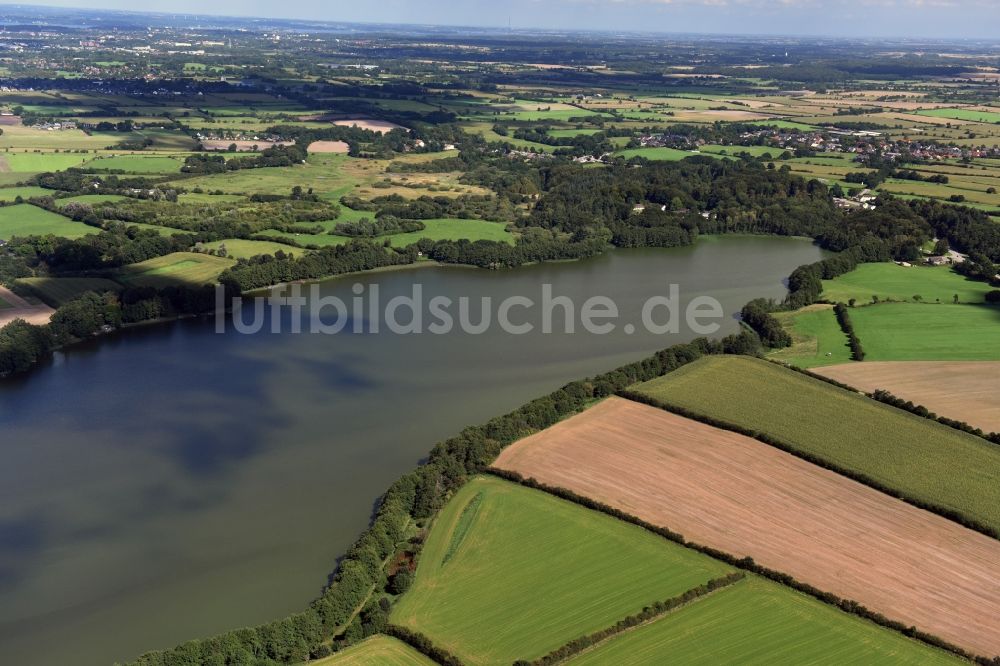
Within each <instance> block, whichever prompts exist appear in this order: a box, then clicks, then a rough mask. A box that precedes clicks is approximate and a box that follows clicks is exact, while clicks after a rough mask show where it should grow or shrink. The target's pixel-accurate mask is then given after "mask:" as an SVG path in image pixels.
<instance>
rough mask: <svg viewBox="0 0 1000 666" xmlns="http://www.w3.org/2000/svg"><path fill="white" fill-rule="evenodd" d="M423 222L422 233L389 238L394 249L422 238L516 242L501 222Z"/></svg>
mask: <svg viewBox="0 0 1000 666" xmlns="http://www.w3.org/2000/svg"><path fill="white" fill-rule="evenodd" d="M421 221H422V222H423V223H424V224H425V225H426V228H425V229H423V230H421V231H412V232H409V233H405V234H393V235H391V236H389V238H390V239H391V242H392V245H393V247H406V246H407V245H412V244H413V243H416V242H417V241H418V240H420V239H421V238H429V239H431V240H459V239H462V238H467V239H469V240H473V241H476V240H492V241H500V242H504V243H511V244H513V242H514V237H513V236H512V235H511V233H510V232H509V231H507V229H506V226H505V225H504V224H501V223H499V222H487V221H485V220H461V219H436V220H421Z"/></svg>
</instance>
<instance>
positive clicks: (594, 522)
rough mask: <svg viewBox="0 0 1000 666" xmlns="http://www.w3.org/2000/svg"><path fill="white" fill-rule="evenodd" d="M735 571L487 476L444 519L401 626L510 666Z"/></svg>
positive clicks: (423, 559)
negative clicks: (646, 606)
mask: <svg viewBox="0 0 1000 666" xmlns="http://www.w3.org/2000/svg"><path fill="white" fill-rule="evenodd" d="M476 498H478V499H476ZM467 507H472V508H471V509H470V510H468V511H467V510H466V509H467ZM729 570H730V569H729V568H728V567H727V566H726V565H724V564H722V563H720V562H716V561H715V560H712V559H710V558H708V557H706V556H703V555H701V554H699V553H696V552H694V551H691V550H687V549H685V548H683V547H681V546H678V545H676V544H673V543H670V542H668V541H665V540H663V539H662V538H660V537H657V536H655V535H653V534H651V533H649V532H646V531H645V530H642V529H640V528H638V527H636V526H634V525H630V524H628V523H625V522H622V521H619V520H616V519H614V518H611V517H610V516H606V515H604V514H600V513H596V512H593V511H589V510H587V509H584V508H582V507H579V506H577V505H574V504H572V503H570V502H566V501H564V500H561V499H558V498H556V497H553V496H551V495H547V494H545V493H542V492H540V491H536V490H531V489H528V488H524V487H521V486H518V485H515V484H512V483H508V482H506V481H502V480H500V479H495V478H477V479H474V480H472V481H470V482H469V483H467V484H466V485H465V486H464V487H463V488H462V489H461V490H459V491H458V492H457V493H456V494H455V496H454V497H453V498H452V499H451V500H450V501H449V502H448V504H447V505H446V506H445V507H444V509H443V510H442V511H441V513H440V514H439V515H438V517H437V518H436V520H435V522H434V525H433V527H432V529H431V533H430V536H429V537H428V539H427V543H426V545H425V546H424V549H423V552H422V553H421V556H420V560H419V563H418V566H417V575H416V580H415V582H414V584H413V587H412V588H411V589H410V590H409V591H408V592H406V594H404V595H403V596H402V597H401V598H400V600H399V602H398V603H397V605H396V606H395V607H394V608H393V610H392V614H391V619H392V621H393V622H395V623H397V624H401V625H403V626H407V627H410V628H412V629H415V630H417V631H420V632H422V633H424V634H426V635H427V636H428V637H430V638H431V640H433V641H434V642H435V643H436V644H438V645H440V646H441V647H443V648H445V649H447V650H449V651H451V652H452V653H454V654H455V655H456V656H458V657H459V658H461V659H463V660H464V661H467V662H468V663H475V664H510V663H511V662H512V661H514V660H516V659H533V658H536V657H540V656H541V655H543V654H545V653H546V652H548V651H550V650H553V649H555V648H557V647H559V646H560V645H562V644H563V643H565V642H567V641H568V640H571V639H573V638H576V637H577V636H580V635H583V634H587V633H590V632H593V631H596V630H598V629H601V628H603V627H606V626H609V625H611V624H614V623H615V622H617V621H618V620H619V619H621V618H623V617H625V616H626V615H629V614H632V613H635V612H637V611H639V610H641V609H642V608H643V606H645V605H647V604H649V603H650V602H652V601H655V600H657V599H668V598H670V597H672V596H675V595H678V594H681V593H682V592H684V591H686V590H689V589H691V588H693V587H696V586H697V585H699V584H701V583H704V582H705V581H707V580H709V579H711V578H714V577H717V576H720V575H724V574H725V573H726V572H728V571H729Z"/></svg>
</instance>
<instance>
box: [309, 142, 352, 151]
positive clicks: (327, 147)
mask: <svg viewBox="0 0 1000 666" xmlns="http://www.w3.org/2000/svg"><path fill="white" fill-rule="evenodd" d="M350 149H351V147H350V146H348V145H347V142H346V141H313V142H312V143H310V144H309V147H308V148H307V149H306V150H307V151H308V152H310V153H346V152H347V151H348V150H350Z"/></svg>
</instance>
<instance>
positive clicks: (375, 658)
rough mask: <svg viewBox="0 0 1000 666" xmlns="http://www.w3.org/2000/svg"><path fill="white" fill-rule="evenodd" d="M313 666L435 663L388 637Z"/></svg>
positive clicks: (421, 665)
mask: <svg viewBox="0 0 1000 666" xmlns="http://www.w3.org/2000/svg"><path fill="white" fill-rule="evenodd" d="M309 663H310V664H311V666H434V663H435V662H434V661H432V660H431V659H429V658H428V657H425V656H424V655H422V654H420V653H419V652H417V651H416V650H414V649H413V648H411V647H410V646H409V645H406V644H405V643H403V642H402V641H397V640H396V639H395V638H389V637H388V636H372V637H371V638H368V639H365V640H364V641H362V642H361V643H358V644H357V645H354V646H352V647H349V648H347V649H346V650H344V651H343V652H338V653H337V654H335V655H333V656H332V657H327V658H325V659H319V660H317V661H310V662H309Z"/></svg>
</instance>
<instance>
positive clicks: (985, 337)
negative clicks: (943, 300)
mask: <svg viewBox="0 0 1000 666" xmlns="http://www.w3.org/2000/svg"><path fill="white" fill-rule="evenodd" d="M851 321H852V322H853V323H854V332H855V334H856V335H857V336H858V338H859V339H860V340H861V346H862V347H863V348H864V350H865V360H868V361H998V360H1000V306H990V305H951V304H941V305H938V304H936V303H928V304H922V305H920V304H915V303H913V304H911V303H882V304H880V305H868V306H865V307H863V308H854V309H852V310H851Z"/></svg>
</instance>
